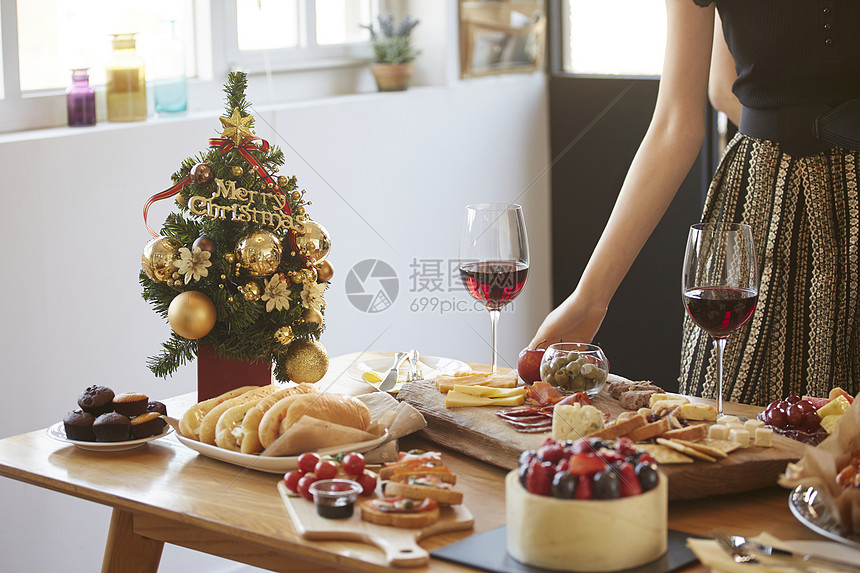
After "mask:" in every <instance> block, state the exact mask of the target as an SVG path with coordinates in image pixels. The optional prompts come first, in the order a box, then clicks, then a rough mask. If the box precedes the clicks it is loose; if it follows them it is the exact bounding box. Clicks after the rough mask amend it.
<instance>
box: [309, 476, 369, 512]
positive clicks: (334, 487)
mask: <svg viewBox="0 0 860 573" xmlns="http://www.w3.org/2000/svg"><path fill="white" fill-rule="evenodd" d="M308 491H309V492H310V493H311V495H313V496H314V503H315V504H316V506H317V515H319V516H320V517H325V518H328V519H345V518H347V517H352V513H353V511H354V509H355V500H356V498H357V497H358V494H359V493H361V486H360V485H359V484H358V482H354V481H352V480H348V479H323V480H319V481H315V482H314V483H312V484H311V487H310V488H308Z"/></svg>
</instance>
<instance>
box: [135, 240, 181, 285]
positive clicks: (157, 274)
mask: <svg viewBox="0 0 860 573" xmlns="http://www.w3.org/2000/svg"><path fill="white" fill-rule="evenodd" d="M181 248H182V241H180V240H179V239H174V238H173V237H156V238H154V239H152V240H151V241H149V242H148V243H147V244H146V246H145V247H144V248H143V253H142V254H141V256H140V266H141V267H143V272H144V273H146V276H148V277H149V278H150V279H152V280H154V281H159V282H167V281H169V280H170V279H171V277H172V276H173V273H174V272H176V267H175V266H173V261H176V260H179V249H181Z"/></svg>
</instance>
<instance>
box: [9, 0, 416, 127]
mask: <svg viewBox="0 0 860 573" xmlns="http://www.w3.org/2000/svg"><path fill="white" fill-rule="evenodd" d="M18 1H22V0H0V74H2V76H0V77H2V81H3V85H2V86H0V118H2V120H0V135H2V134H7V133H12V132H19V131H29V130H33V129H42V128H51V127H65V126H66V122H67V118H66V107H65V87H63V88H60V89H56V90H43V91H32V92H22V91H21V88H20V79H19V73H18V61H19V53H18V18H17V2H18ZM192 3H193V8H192V9H193V12H194V17H193V21H194V29H195V46H194V49H195V52H196V61H197V77H191V78H189V81H188V90H189V95H190V96H191V97H189V100H190V101H192V102H195V101H196V102H198V103H197V104H192V107H190V108H189V111H191V112H194V111H202V110H206V109H210V108H211V107H212V105H211V104H210V100H209V98H206V97H200V98H197V97H194V96H195V94H196V93H199V94H201V95H202V94H209V93H219V94H220V90H221V84H222V83H223V82H222V78H223V77H225V76H226V74H227V72H229V71H231V70H236V69H241V70H243V71H245V72H247V73H248V74H249V75H258V74H267V75H268V74H287V73H291V72H305V71H310V70H321V71H325V70H333V71H334V70H336V69H338V68H344V67H363V66H368V65H369V64H370V63H371V62H372V47H371V44H370V41H366V42H354V43H346V44H338V45H332V46H317V45H315V44H316V42H315V36H316V26H315V0H299V6H300V18H301V19H300V23H304V24H305V25H306V26H308V28H307V29H305V30H301V29H300V44H301V45H300V46H299V47H295V48H284V49H280V50H246V51H240V50H239V48H238V31H237V29H236V26H235V14H236V0H219V1H215V2H210V0H192ZM406 8H408V0H376V2H375V6H374V9H375V10H376V13H381V11H393V12H395V13H397V12H399V11H401V10H404V9H406ZM374 17H375V16H374ZM300 27H301V26H300ZM309 41H312V42H313V44H314V45H309V43H310V42H309ZM7 63H14V65H6V64H7ZM147 83H149V82H147ZM93 87H94V88H95V90H96V97H97V102H98V101H99V98H100V97H103V92H104V89H105V88H104V86H101V85H95V86H93ZM148 113H149V114H150V115H149V117H148V119H150V118H151V117H152V116H151V114H152V110H151V109H149V110H148ZM100 123H103V122H100Z"/></svg>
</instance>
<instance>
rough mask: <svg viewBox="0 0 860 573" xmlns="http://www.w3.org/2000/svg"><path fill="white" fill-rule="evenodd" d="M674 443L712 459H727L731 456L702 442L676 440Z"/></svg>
mask: <svg viewBox="0 0 860 573" xmlns="http://www.w3.org/2000/svg"><path fill="white" fill-rule="evenodd" d="M674 441H676V442H678V443H679V444H682V445H684V446H687V447H688V448H693V449H694V450H699V451H700V452H702V453H703V454H708V455H709V456H711V457H712V458H727V457H728V456H729V455H728V454H727V453H725V452H724V451H722V450H721V449H719V448H715V447H713V446H711V445H708V444H703V443H702V442H689V441H687V440H679V439H675V440H674Z"/></svg>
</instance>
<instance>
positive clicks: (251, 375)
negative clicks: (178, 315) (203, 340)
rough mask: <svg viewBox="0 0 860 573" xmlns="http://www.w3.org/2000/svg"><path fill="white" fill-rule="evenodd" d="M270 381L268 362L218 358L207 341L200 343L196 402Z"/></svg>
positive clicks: (262, 384)
mask: <svg viewBox="0 0 860 573" xmlns="http://www.w3.org/2000/svg"><path fill="white" fill-rule="evenodd" d="M271 383H272V365H271V363H268V362H255V363H251V362H248V361H246V360H234V359H233V358H220V357H218V356H217V355H216V354H215V353H214V352H212V348H211V347H210V346H209V345H208V344H201V345H200V347H199V349H198V351H197V401H198V402H200V401H203V400H208V399H209V398H214V397H215V396H220V395H221V394H223V393H224V392H229V391H230V390H234V389H236V388H239V387H241V386H265V385H267V384H271Z"/></svg>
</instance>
